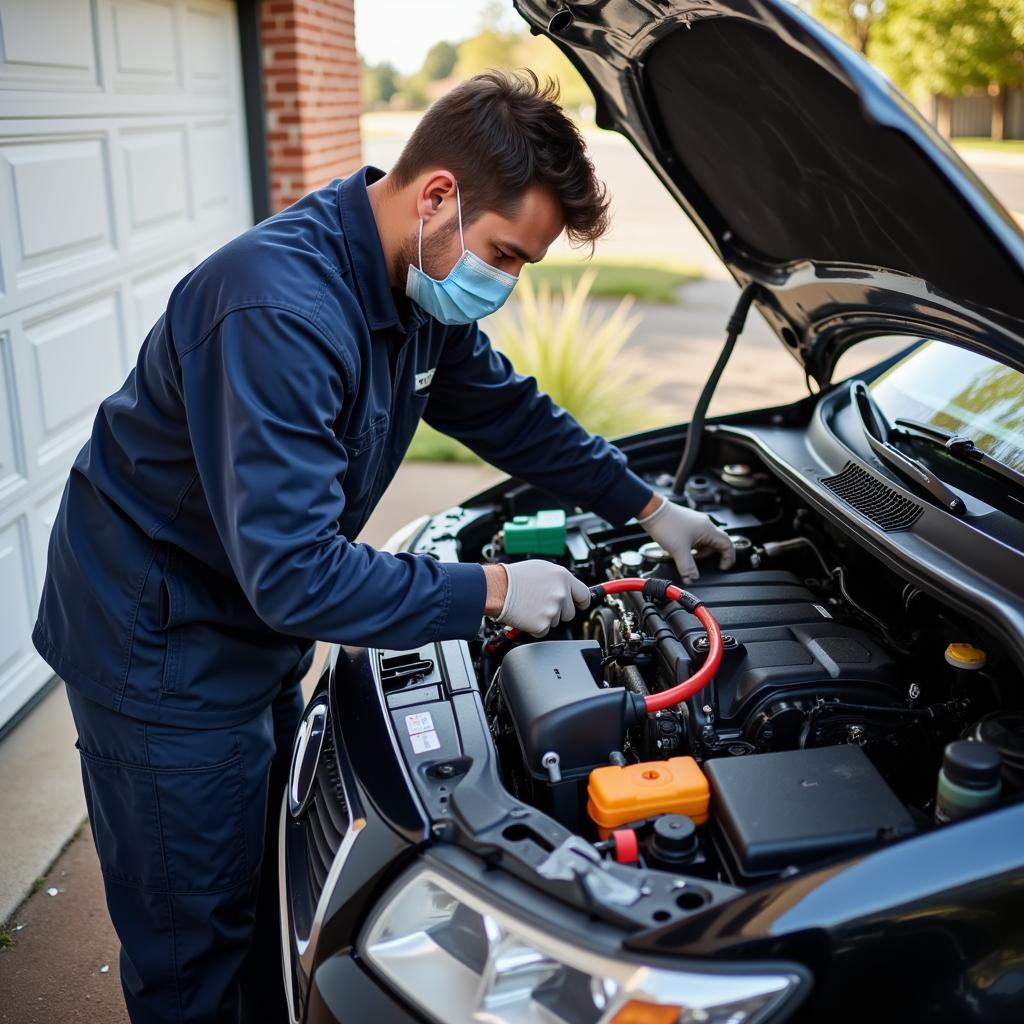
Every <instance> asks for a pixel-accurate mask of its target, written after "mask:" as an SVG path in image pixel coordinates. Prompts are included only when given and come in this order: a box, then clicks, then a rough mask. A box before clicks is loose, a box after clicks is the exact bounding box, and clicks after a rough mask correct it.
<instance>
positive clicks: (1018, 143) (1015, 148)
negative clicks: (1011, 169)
mask: <svg viewBox="0 0 1024 1024" xmlns="http://www.w3.org/2000/svg"><path fill="white" fill-rule="evenodd" d="M950 142H952V143H953V146H954V148H956V149H991V150H993V151H994V152H997V153H1021V154H1024V139H1004V140H1003V141H1002V142H999V141H998V140H997V139H986V138H973V137H970V136H966V135H962V136H957V137H956V138H955V139H950Z"/></svg>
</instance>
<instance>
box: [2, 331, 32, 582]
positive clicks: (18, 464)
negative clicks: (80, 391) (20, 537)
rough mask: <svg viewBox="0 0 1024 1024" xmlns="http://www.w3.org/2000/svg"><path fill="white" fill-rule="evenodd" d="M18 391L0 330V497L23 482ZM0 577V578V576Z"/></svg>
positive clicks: (6, 341)
mask: <svg viewBox="0 0 1024 1024" xmlns="http://www.w3.org/2000/svg"><path fill="white" fill-rule="evenodd" d="M20 422H21V418H20V415H19V410H18V392H17V389H16V388H15V386H14V365H13V361H12V357H11V336H10V334H9V333H8V332H6V331H2V332H0V500H3V499H5V498H9V497H10V496H11V495H12V494H13V493H14V492H15V491H17V490H18V489H19V488H21V487H23V486H24V485H25V483H26V476H25V452H24V448H23V447H22V443H21V430H20ZM0 578H2V577H0Z"/></svg>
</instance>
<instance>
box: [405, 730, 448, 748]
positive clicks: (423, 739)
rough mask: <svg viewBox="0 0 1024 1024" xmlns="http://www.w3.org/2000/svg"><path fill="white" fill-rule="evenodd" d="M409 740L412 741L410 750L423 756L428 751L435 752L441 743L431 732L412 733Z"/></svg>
mask: <svg viewBox="0 0 1024 1024" xmlns="http://www.w3.org/2000/svg"><path fill="white" fill-rule="evenodd" d="M410 738H411V740H412V749H413V750H414V751H415V752H416V753H417V754H425V753H426V752H427V751H428V750H437V749H438V748H439V747H440V746H441V741H440V740H439V739H438V738H437V733H436V732H434V731H433V730H431V731H430V732H417V733H414V734H413V735H412V736H411V737H410Z"/></svg>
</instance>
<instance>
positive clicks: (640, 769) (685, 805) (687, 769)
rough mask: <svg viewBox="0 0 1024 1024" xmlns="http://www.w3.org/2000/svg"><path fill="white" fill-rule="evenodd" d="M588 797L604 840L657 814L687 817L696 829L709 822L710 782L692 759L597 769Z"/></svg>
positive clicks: (589, 783)
mask: <svg viewBox="0 0 1024 1024" xmlns="http://www.w3.org/2000/svg"><path fill="white" fill-rule="evenodd" d="M587 796H588V798H589V799H588V800H587V812H588V813H589V814H590V817H591V818H592V819H593V820H594V823H595V824H596V825H597V827H598V829H599V830H600V833H601V838H602V839H607V838H608V833H609V832H610V831H611V830H612V829H615V828H618V826H619V825H624V824H626V822H629V821H637V820H638V819H640V818H651V817H653V816H654V815H656V814H685V815H686V816H687V817H688V818H691V819H692V820H693V823H694V824H695V825H703V824H704V822H706V821H707V820H708V802H709V800H710V791H709V789H708V780H707V779H706V778H705V777H704V773H703V772H702V771H701V770H700V768H699V767H698V765H697V762H696V761H694V759H693V758H692V757H670V758H669V759H668V760H667V761H640V762H639V763H638V764H627V765H625V766H624V767H621V768H620V767H619V766H618V765H614V764H610V765H607V766H606V767H604V768H595V769H594V770H593V771H592V772H591V773H590V781H589V782H588V783H587Z"/></svg>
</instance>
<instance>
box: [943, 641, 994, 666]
mask: <svg viewBox="0 0 1024 1024" xmlns="http://www.w3.org/2000/svg"><path fill="white" fill-rule="evenodd" d="M946 661H947V662H948V663H949V664H950V665H952V666H953V668H965V669H968V670H969V671H974V670H975V669H979V668H984V667H985V665H986V663H987V662H988V659H987V658H986V657H985V652H984V651H983V650H981V648H980V647H975V646H974V645H973V644H950V645H949V646H948V647H947V648H946Z"/></svg>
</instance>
